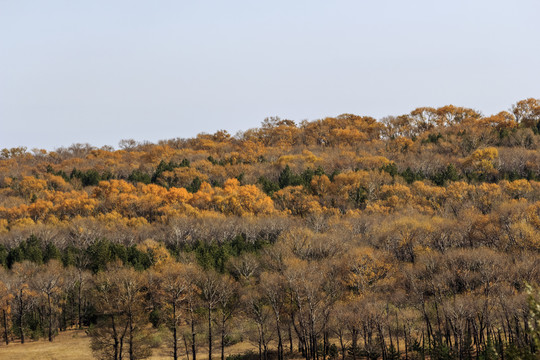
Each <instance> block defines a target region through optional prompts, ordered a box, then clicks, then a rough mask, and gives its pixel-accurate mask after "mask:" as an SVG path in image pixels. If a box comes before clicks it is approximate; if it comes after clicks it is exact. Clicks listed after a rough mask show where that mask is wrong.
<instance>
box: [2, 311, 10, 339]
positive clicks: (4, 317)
mask: <svg viewBox="0 0 540 360" xmlns="http://www.w3.org/2000/svg"><path fill="white" fill-rule="evenodd" d="M2 321H3V322H4V341H5V343H6V345H9V336H8V324H7V313H6V310H5V309H4V310H2Z"/></svg>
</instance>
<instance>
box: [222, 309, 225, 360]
mask: <svg viewBox="0 0 540 360" xmlns="http://www.w3.org/2000/svg"><path fill="white" fill-rule="evenodd" d="M221 360H225V315H223V317H222V318H221Z"/></svg>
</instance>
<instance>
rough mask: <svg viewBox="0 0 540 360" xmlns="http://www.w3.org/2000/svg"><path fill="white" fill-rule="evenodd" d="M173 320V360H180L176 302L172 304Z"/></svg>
mask: <svg viewBox="0 0 540 360" xmlns="http://www.w3.org/2000/svg"><path fill="white" fill-rule="evenodd" d="M172 308H173V318H172V335H173V359H174V360H178V335H177V333H176V331H177V329H176V302H175V301H174V300H173V302H172Z"/></svg>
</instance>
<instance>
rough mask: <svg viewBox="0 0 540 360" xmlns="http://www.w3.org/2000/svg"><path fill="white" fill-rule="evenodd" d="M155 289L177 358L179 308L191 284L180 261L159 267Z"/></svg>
mask: <svg viewBox="0 0 540 360" xmlns="http://www.w3.org/2000/svg"><path fill="white" fill-rule="evenodd" d="M157 276H158V284H157V289H155V290H157V291H159V292H160V293H161V294H160V295H161V297H162V299H163V302H164V304H165V314H166V320H165V322H166V324H167V326H168V328H169V329H170V330H171V332H172V346H173V359H174V360H177V359H178V356H179V352H178V331H179V326H180V324H181V315H182V313H181V309H182V306H183V304H184V302H185V301H186V292H187V290H188V288H189V287H190V286H191V284H190V279H188V278H187V276H188V273H187V272H186V271H185V267H184V266H183V265H182V264H180V263H172V264H169V265H168V266H166V267H163V268H161V269H160V271H159V272H158V274H157Z"/></svg>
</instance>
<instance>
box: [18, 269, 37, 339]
mask: <svg viewBox="0 0 540 360" xmlns="http://www.w3.org/2000/svg"><path fill="white" fill-rule="evenodd" d="M12 270H13V275H14V281H13V290H14V298H13V304H14V312H15V316H16V328H17V330H18V332H19V337H20V339H21V344H24V341H25V337H24V330H25V327H26V323H25V317H26V314H27V312H29V311H30V309H31V308H32V306H33V305H34V298H35V296H36V295H37V294H36V292H35V291H33V290H32V288H31V287H30V281H31V279H32V278H33V276H34V275H35V273H36V271H37V266H36V265H35V264H33V263H30V262H28V261H24V262H22V263H17V264H15V265H13V269H12Z"/></svg>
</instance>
